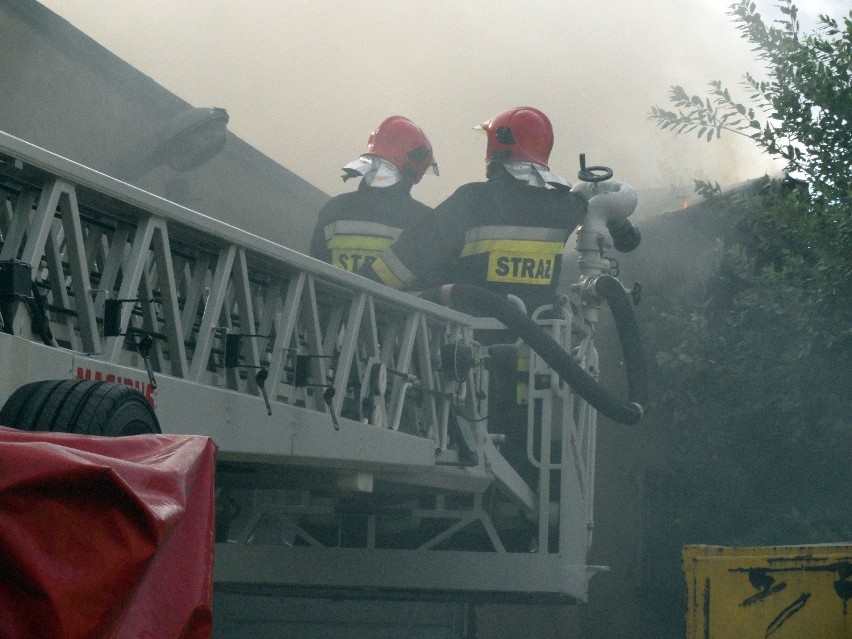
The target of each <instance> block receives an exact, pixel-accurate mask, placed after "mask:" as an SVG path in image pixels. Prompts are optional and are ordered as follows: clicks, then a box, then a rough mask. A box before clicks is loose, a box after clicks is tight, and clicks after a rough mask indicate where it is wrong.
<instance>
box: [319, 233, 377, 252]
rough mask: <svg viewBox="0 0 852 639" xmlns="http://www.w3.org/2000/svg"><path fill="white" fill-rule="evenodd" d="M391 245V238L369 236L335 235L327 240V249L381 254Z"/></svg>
mask: <svg viewBox="0 0 852 639" xmlns="http://www.w3.org/2000/svg"><path fill="white" fill-rule="evenodd" d="M391 244H393V238H391V237H375V236H369V235H335V236H334V237H332V238H331V239H329V240H328V242H327V243H326V246H327V247H328V248H329V249H341V250H347V249H348V250H353V249H354V250H358V251H378V252H379V253H381V252H382V251H384V250H385V249H386V248H387V247H389V246H390V245H391Z"/></svg>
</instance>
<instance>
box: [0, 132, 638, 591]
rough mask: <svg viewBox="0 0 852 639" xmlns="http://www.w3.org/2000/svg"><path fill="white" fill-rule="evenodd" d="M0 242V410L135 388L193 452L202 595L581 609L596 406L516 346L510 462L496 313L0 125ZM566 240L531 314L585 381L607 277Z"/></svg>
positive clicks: (594, 364)
mask: <svg viewBox="0 0 852 639" xmlns="http://www.w3.org/2000/svg"><path fill="white" fill-rule="evenodd" d="M634 204H635V202H634ZM282 223H283V221H282ZM586 226H587V227H588V228H587V231H588V232H587V235H588V233H592V232H593V231H594V233H597V231H596V230H595V228H594V225H593V224H591V222H590V223H589V224H587V225H586ZM0 234H1V235H0V239H2V244H0V314H2V322H3V332H2V333H0V361H2V363H3V365H2V367H0V403H2V402H5V401H7V399H8V398H9V397H10V396H11V395H12V394H13V393H14V392H15V391H16V390H18V389H21V388H22V387H25V386H26V385H27V384H31V383H33V382H39V381H42V380H56V379H65V380H67V379H81V380H85V379H97V380H106V381H111V382H115V383H120V384H125V385H128V386H133V387H135V388H137V389H138V390H139V391H140V392H141V393H142V394H143V395H144V396H145V397H146V398H147V399H148V401H149V403H150V404H151V405H152V406H153V407H154V408H155V411H156V415H157V418H158V420H159V425H160V428H161V429H162V431H163V432H165V433H174V434H198V435H206V436H209V437H212V438H213V439H214V440H215V442H216V444H217V445H218V447H219V455H218V465H217V479H216V491H217V493H216V494H217V525H216V527H217V542H218V543H217V544H216V561H215V570H216V573H215V578H216V586H217V589H219V590H221V591H234V592H254V593H267V592H284V593H291V592H292V593H312V594H333V595H336V596H338V595H343V594H352V595H355V596H358V593H371V596H378V595H382V596H387V597H399V598H402V597H418V596H427V597H431V598H434V597H445V598H448V599H464V598H470V599H475V598H480V599H481V598H489V599H530V598H534V599H536V600H539V601H542V600H548V599H553V600H558V601H566V602H581V601H585V599H586V595H587V587H588V581H589V578H590V577H591V575H592V574H594V572H595V571H596V570H598V569H599V568H598V567H594V566H588V565H587V563H586V555H587V551H588V548H589V545H590V543H591V538H592V537H591V536H592V528H593V493H594V466H595V429H596V423H597V410H596V409H595V408H593V406H592V405H590V404H589V403H587V402H586V401H585V400H584V399H583V398H581V397H580V396H578V395H575V393H574V392H573V391H572V388H571V386H570V385H569V384H566V383H564V380H563V379H562V378H561V377H560V374H557V372H555V371H554V368H553V367H552V364H553V361H551V360H550V357H549V356H548V355H547V354H544V355H542V354H540V353H536V352H535V351H533V352H531V353H530V356H529V361H530V363H529V372H528V377H527V382H528V386H529V389H530V394H529V410H528V422H527V424H520V426H519V427H520V428H526V429H528V434H529V436H528V459H527V461H528V463H529V465H530V466H531V467H532V468H533V469H534V477H533V478H532V479H530V478H529V477H526V478H525V477H523V476H522V474H520V473H519V472H518V469H517V468H514V467H513V466H512V465H511V464H510V463H509V462H507V460H506V458H505V456H504V454H502V453H501V443H502V442H501V437H500V436H499V435H498V434H496V433H494V432H492V431H491V430H489V423H490V420H489V411H488V405H489V401H490V400H491V398H490V397H489V396H488V395H489V379H492V380H493V378H494V376H495V375H499V374H500V371H498V370H494V367H493V366H492V367H491V370H489V364H490V363H491V362H492V361H493V358H492V357H491V356H490V352H489V348H488V347H486V346H483V345H482V341H481V339H480V338H481V336H482V335H483V334H487V333H488V332H489V331H494V330H505V326H504V324H505V322H504V321H500V320H497V319H492V318H481V317H474V316H472V315H469V314H466V313H464V312H460V311H458V310H454V309H452V308H448V307H446V306H443V305H441V304H437V303H434V302H432V301H428V300H427V299H423V298H420V297H417V296H414V295H410V294H407V293H402V292H397V291H394V290H391V289H389V288H386V287H384V286H382V285H380V284H377V283H374V282H370V281H368V280H366V279H364V278H361V277H358V276H356V275H354V274H351V273H348V272H345V271H343V270H340V269H337V268H334V267H332V266H331V265H328V264H324V263H321V262H319V261H316V260H314V259H312V258H310V257H307V256H305V255H302V254H300V253H298V252H295V251H293V250H290V249H288V248H285V247H283V246H280V245H278V244H275V243H273V242H270V241H267V240H265V239H263V238H260V237H257V236H254V235H251V234H249V233H246V232H244V231H242V230H240V229H238V228H235V227H233V226H230V225H228V224H225V223H222V222H220V221H217V220H214V219H212V218H210V217H206V216H204V215H202V214H200V213H198V212H195V211H192V210H190V209H187V208H184V207H182V206H179V205H177V204H175V203H172V202H169V201H167V200H164V199H162V198H160V197H157V196H155V195H153V194H151V193H148V192H145V191H142V190H140V189H138V188H135V187H133V186H131V185H128V184H126V183H123V182H120V181H118V180H115V179H113V178H111V177H109V176H106V175H104V174H101V173H98V172H96V171H94V170H92V169H89V168H87V167H84V166H81V165H79V164H76V163H74V162H72V161H70V160H68V159H66V158H62V157H59V156H57V155H54V154H52V153H50V152H48V151H46V150H44V149H41V148H38V147H36V146H33V145H31V144H29V143H27V142H25V141H23V140H20V139H18V138H15V137H13V136H10V135H8V134H5V133H0ZM586 244H587V245H588V246H587V248H586V251H587V255H589V256H591V257H589V260H591V261H588V264H591V266H588V265H587V267H586V270H587V271H588V272H586V273H584V275H583V277H582V278H581V280H582V281H581V282H580V285H579V286H578V287H575V290H574V291H573V293H572V296H571V297H566V298H565V299H564V300H563V302H562V303H561V304H559V305H554V307H553V308H550V309H547V310H546V311H545V312H542V313H540V314H534V316H533V317H534V320H535V324H536V325H537V327H538V328H537V330H539V331H541V332H543V334H545V335H546V337H547V339H548V340H550V341H549V342H548V344H551V343H552V344H555V345H556V346H557V347H558V349H560V350H561V351H562V353H563V360H564V363H565V366H567V367H571V366H573V367H576V368H577V369H579V370H580V371H581V372H582V374H584V375H587V376H589V378H590V379H592V380H593V378H594V377H595V376H596V375H597V371H598V355H597V351H596V349H595V346H594V342H593V340H592V337H593V331H594V324H595V322H596V321H597V317H596V314H597V308H599V307H600V306H601V305H602V304H603V302H604V297H605V296H602V293H601V291H600V287H599V286H597V287H596V284H595V282H596V281H597V280H596V278H597V277H598V276H600V275H602V274H603V273H605V272H606V271H607V270H608V268H609V267H608V264H607V263H606V261H605V259H604V258H603V255H604V253H603V248H604V247H603V245H602V244H601V241H600V239H599V234H598V235H594V237H592V238H591V239H588V238H587V240H586ZM588 247H591V248H588ZM592 258H594V259H592ZM595 260H597V262H595ZM592 262H594V263H592ZM598 262H600V264H598ZM507 321H508V320H507ZM517 345H518V347H519V348H521V349H523V345H522V344H521V343H520V342H518V344H517ZM522 352H523V351H522ZM565 358H567V359H565ZM557 366H558V364H557ZM512 374H514V372H512ZM57 401H59V400H58V399H57ZM630 405H632V404H630ZM638 410H640V411H641V408H640V409H638ZM492 417H493V416H492ZM8 425H10V426H14V424H8Z"/></svg>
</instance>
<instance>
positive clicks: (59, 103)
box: [0, 0, 328, 252]
mask: <svg viewBox="0 0 852 639" xmlns="http://www.w3.org/2000/svg"><path fill="white" fill-rule="evenodd" d="M0 59H2V60H3V68H4V72H3V73H2V74H0V130H3V131H5V132H7V133H10V134H12V135H14V136H16V137H19V138H22V139H24V140H26V141H28V142H31V143H33V144H36V145H38V146H41V147H43V148H45V149H48V150H50V151H52V152H54V153H57V154H59V155H62V156H65V157H67V158H69V159H72V160H74V161H76V162H79V163H81V164H85V165H87V166H90V167H92V168H94V169H97V170H98V171H101V172H103V173H107V174H109V175H113V176H115V177H119V178H120V179H124V180H125V181H128V182H130V183H132V184H135V185H136V186H139V187H141V188H143V189H145V190H147V191H151V192H153V193H156V194H157V195H160V196H162V197H165V198H167V199H170V200H172V201H175V202H178V203H179V204H183V205H184V206H187V207H189V208H192V209H194V210H197V211H199V212H201V213H204V214H206V215H209V216H210V217H214V218H217V219H219V220H222V221H224V222H227V223H229V224H233V225H234V226H238V227H240V228H242V229H244V230H247V231H249V232H251V233H254V234H257V235H260V236H262V237H265V238H267V239H270V240H272V241H274V242H278V243H280V244H284V245H286V246H288V247H290V248H293V249H296V250H299V251H303V252H306V250H307V246H308V241H309V238H310V233H311V230H312V228H313V225H314V222H315V220H316V215H317V212H318V210H319V208H320V207H321V206H322V204H323V203H325V201H326V200H327V199H328V195H327V194H326V193H324V192H322V191H321V190H319V189H317V188H316V187H314V186H313V185H312V184H310V183H309V182H307V181H306V180H304V179H302V178H300V177H299V176H298V175H296V174H294V173H293V172H291V171H289V170H288V169H287V168H285V167H283V166H281V165H280V164H278V163H277V162H275V161H274V160H272V159H271V158H269V157H267V156H265V155H263V154H262V153H261V152H260V151H258V150H257V149H255V148H254V147H252V146H251V145H249V144H248V143H246V142H245V141H243V140H241V139H240V138H239V137H237V136H236V135H234V134H233V133H230V132H229V133H228V137H227V143H226V144H225V146H224V147H223V148H222V150H221V151H220V152H219V153H218V154H216V155H215V156H214V157H213V158H212V159H210V160H209V161H207V162H206V163H204V164H203V165H201V166H200V167H198V168H194V169H189V170H184V171H181V170H176V169H173V168H171V167H170V166H168V165H167V164H161V165H158V166H153V167H150V169H149V170H148V171H147V172H145V173H144V174H142V175H139V174H138V172H137V173H136V174H130V173H127V171H126V167H127V166H128V164H129V163H132V161H134V160H136V159H138V158H139V157H141V156H142V155H144V154H145V153H146V152H150V141H151V140H152V139H157V138H158V136H162V135H163V132H164V131H166V130H168V129H169V126H170V124H172V123H173V122H175V119H176V118H178V119H180V118H181V117H184V118H185V117H186V114H187V112H188V111H190V110H192V109H193V108H194V107H193V105H190V104H189V103H187V102H186V101H185V100H183V99H181V98H180V97H179V96H177V95H175V94H173V93H171V92H170V91H168V90H167V89H165V88H164V87H162V86H160V85H159V84H157V83H156V82H155V81H153V80H152V79H151V78H149V77H148V76H146V75H145V74H144V73H142V72H141V71H139V70H138V69H136V68H134V67H133V66H131V65H130V64H128V63H126V62H125V61H123V60H121V59H120V58H119V57H117V56H116V55H114V54H113V53H111V52H110V51H108V50H107V49H105V48H104V47H103V46H101V45H99V44H98V43H97V42H95V41H94V40H92V39H91V38H90V37H88V36H87V35H86V34H84V33H82V32H81V31H79V30H78V29H77V28H75V27H74V26H73V25H71V24H70V23H69V22H67V21H66V20H64V19H63V18H61V17H59V16H58V15H56V14H55V13H53V12H52V11H50V10H49V9H47V8H45V7H44V6H42V5H41V4H39V3H38V2H35V0H16V1H15V2H5V3H2V4H0ZM196 106H202V107H212V106H214V105H196ZM215 106H223V107H224V108H225V109H227V105H215Z"/></svg>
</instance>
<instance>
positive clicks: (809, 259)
mask: <svg viewBox="0 0 852 639" xmlns="http://www.w3.org/2000/svg"><path fill="white" fill-rule="evenodd" d="M778 9H779V11H780V13H781V18H779V19H777V20H775V21H774V23H772V24H770V25H767V23H766V22H765V21H764V19H763V17H762V16H761V15H760V13H758V11H757V7H756V5H755V4H754V3H753V2H749V1H748V0H740V1H738V2H737V3H735V4H733V5H731V7H730V11H729V15H731V16H732V17H733V18H734V21H735V23H736V24H737V28H738V29H739V30H740V32H741V33H742V35H743V37H744V38H745V39H747V40H748V41H749V42H750V43H752V44H753V45H754V46H755V51H756V53H757V55H758V58H759V59H760V60H761V61H763V62H764V63H765V65H766V67H767V74H768V79H767V80H758V79H756V78H755V77H754V76H753V75H751V74H749V73H747V74H746V75H745V86H746V88H747V89H749V91H750V93H751V95H750V96H749V99H750V100H751V102H752V103H753V105H754V106H746V105H745V104H743V103H741V102H737V101H736V100H735V99H734V98H733V97H732V96H731V94H730V92H729V91H728V89H726V88H724V87H723V86H722V85H721V83H720V82H718V81H714V82H711V83H710V91H709V95H708V96H707V97H704V98H702V97H700V96H697V95H689V94H688V93H687V92H686V91H685V90H684V89H683V88H682V87H679V86H675V87H673V88H672V93H671V96H670V98H671V101H672V102H673V103H674V105H675V107H676V108H677V110H676V111H667V110H665V109H662V108H659V107H654V108H652V110H651V114H650V117H651V118H652V119H653V120H656V121H657V123H658V125H659V126H660V128H661V129H664V130H671V131H674V132H675V133H690V132H693V131H697V133H698V136H699V137H705V138H706V139H707V140H711V139H714V138H718V137H720V136H721V134H722V132H723V131H727V132H732V133H737V134H740V135H745V136H747V137H749V138H751V139H752V140H753V141H754V142H755V143H756V144H757V145H758V146H759V147H760V148H762V149H764V150H765V151H766V152H767V153H768V154H770V155H772V156H774V157H777V158H783V159H784V160H785V161H786V162H787V169H788V172H789V173H790V174H791V175H792V174H795V175H797V176H801V177H802V178H803V180H804V182H805V184H806V185H807V189H806V190H804V191H801V192H799V196H798V198H797V199H795V200H792V199H791V200H788V201H785V202H783V203H779V202H773V207H771V208H770V207H767V206H764V204H765V203H764V201H762V200H759V199H758V200H755V201H753V202H752V203H750V204H749V205H748V208H749V209H750V217H749V218H748V219H747V220H746V221H744V222H741V223H742V224H744V225H747V226H749V227H750V231H751V237H750V239H749V240H748V241H749V242H750V243H751V244H754V245H757V244H762V245H763V246H762V247H756V248H755V250H758V251H763V252H766V253H771V254H773V255H774V263H775V265H776V267H779V266H781V267H783V268H784V269H785V270H786V271H787V273H788V278H789V279H790V280H791V281H796V282H797V283H798V285H799V286H801V287H802V288H804V289H805V290H807V291H809V292H810V294H811V296H812V302H813V303H814V304H816V305H818V306H819V307H820V308H821V310H822V312H823V313H824V314H825V316H826V320H827V321H828V323H829V324H830V322H831V321H833V322H834V325H833V326H832V327H829V326H828V325H826V326H825V328H826V331H827V333H826V335H827V339H828V340H829V341H834V340H837V339H848V338H849V337H850V336H852V326H850V322H849V321H848V318H849V317H850V316H852V284H850V282H852V135H850V131H852V11H850V12H849V15H848V17H846V18H845V19H844V20H843V24H842V26H841V25H839V23H838V21H837V20H835V19H834V18H831V17H829V16H825V15H823V16H820V18H819V27H818V30H817V32H816V33H813V34H809V35H806V36H802V35H800V32H799V22H798V9H797V7H796V6H795V5H794V4H793V3H792V1H791V0H785V1H784V2H782V3H781V4H780V5H778ZM696 191H697V192H698V193H700V194H701V195H703V196H705V197H716V196H719V195H720V193H721V189H720V188H719V185H718V184H715V185H712V184H710V183H709V182H700V181H696ZM823 323H824V324H826V322H823Z"/></svg>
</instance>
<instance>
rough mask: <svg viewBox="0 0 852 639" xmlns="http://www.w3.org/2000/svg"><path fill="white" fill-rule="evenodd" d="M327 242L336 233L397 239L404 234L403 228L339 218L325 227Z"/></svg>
mask: <svg viewBox="0 0 852 639" xmlns="http://www.w3.org/2000/svg"><path fill="white" fill-rule="evenodd" d="M323 232H324V233H325V240H326V242H327V241H329V240H330V239H332V238H333V237H334V236H335V235H361V236H364V235H367V236H373V237H385V238H391V239H392V240H394V241H396V240H397V239H399V236H400V235H401V234H402V229H401V228H397V227H395V226H388V225H387V224H380V223H378V222H362V221H355V220H338V221H337V222H332V223H331V224H326V225H325V227H324V228H323Z"/></svg>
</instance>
